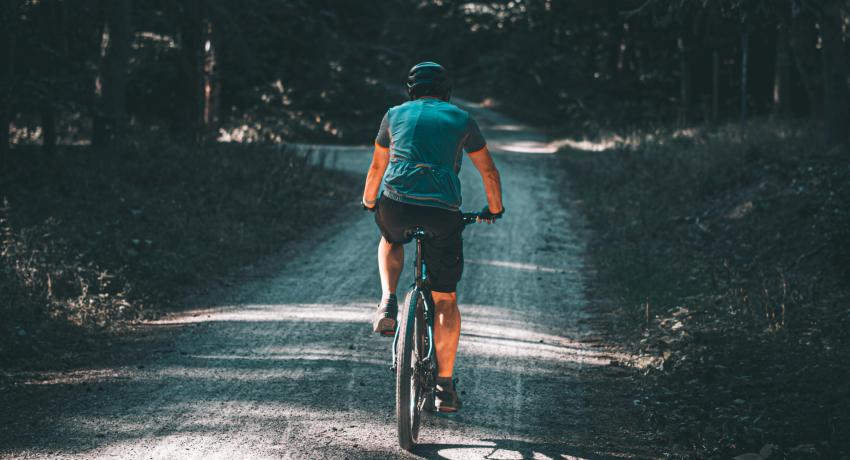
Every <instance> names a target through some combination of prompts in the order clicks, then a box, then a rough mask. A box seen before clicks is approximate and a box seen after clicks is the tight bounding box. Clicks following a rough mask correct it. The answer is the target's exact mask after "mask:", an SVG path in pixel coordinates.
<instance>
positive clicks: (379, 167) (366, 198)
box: [363, 143, 390, 208]
mask: <svg viewBox="0 0 850 460" xmlns="http://www.w3.org/2000/svg"><path fill="white" fill-rule="evenodd" d="M389 162H390V149H388V148H387V147H383V146H381V145H378V144H377V143H376V144H375V151H374V152H372V164H371V165H369V173H368V174H366V186H365V187H364V188H363V205H365V206H366V207H367V208H373V207H375V202H376V201H377V199H378V190H380V188H381V179H383V177H384V171H386V170H387V165H388V164H389Z"/></svg>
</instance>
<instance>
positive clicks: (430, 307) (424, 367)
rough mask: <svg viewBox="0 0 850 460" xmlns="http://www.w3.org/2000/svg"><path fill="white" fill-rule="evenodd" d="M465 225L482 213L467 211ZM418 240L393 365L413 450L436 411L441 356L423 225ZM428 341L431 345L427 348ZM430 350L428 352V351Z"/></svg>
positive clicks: (404, 444)
mask: <svg viewBox="0 0 850 460" xmlns="http://www.w3.org/2000/svg"><path fill="white" fill-rule="evenodd" d="M462 217H463V224H464V227H465V226H467V225H470V224H473V223H476V222H478V221H479V217H480V214H479V213H464V214H463V215H462ZM412 236H413V238H414V239H415V240H416V257H415V258H414V262H415V269H414V283H413V287H412V289H411V290H410V292H408V293H407V296H406V297H405V299H404V304H402V307H403V308H402V309H401V311H400V312H399V313H400V320H399V322H398V325H397V327H396V332H395V337H394V338H393V348H392V352H393V361H392V363H393V364H392V367H391V369H392V370H393V371H394V372H395V373H396V404H395V405H396V420H397V421H398V443H399V446H401V448H402V449H404V450H407V451H410V450H411V449H413V446H414V445H416V443H417V442H418V439H419V426H420V417H421V414H422V411H423V410H426V411H429V412H433V410H434V396H435V391H436V376H437V356H436V354H435V353H434V300H433V298H432V296H431V289H430V287H429V286H428V270H427V267H426V265H425V260H424V259H423V254H422V241H423V240H424V239H426V238H427V235H426V232H425V230H424V229H423V228H422V227H416V228H414V229H413V230H412ZM426 345H427V348H426ZM426 351H427V352H426Z"/></svg>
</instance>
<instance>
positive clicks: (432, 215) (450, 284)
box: [375, 195, 463, 292]
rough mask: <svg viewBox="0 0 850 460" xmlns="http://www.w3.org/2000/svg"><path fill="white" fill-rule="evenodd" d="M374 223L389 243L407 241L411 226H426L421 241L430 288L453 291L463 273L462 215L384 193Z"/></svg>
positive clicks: (409, 236) (411, 237) (410, 238)
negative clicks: (394, 197) (403, 200)
mask: <svg viewBox="0 0 850 460" xmlns="http://www.w3.org/2000/svg"><path fill="white" fill-rule="evenodd" d="M375 223H376V224H378V228H379V229H380V230H381V235H382V236H383V237H384V238H385V239H386V240H387V241H389V242H390V243H408V242H410V241H411V240H412V239H413V236H412V235H411V233H412V232H411V230H412V229H413V228H416V227H422V228H424V229H425V233H426V234H427V235H428V237H427V238H426V239H425V240H424V242H423V244H422V252H423V254H424V257H425V267H426V270H427V272H428V279H429V280H430V283H431V290H433V291H437V292H455V290H456V289H457V283H458V281H460V277H461V275H462V274H463V239H462V238H461V232H462V231H463V218H462V217H461V213H460V212H458V211H449V210H447V209H440V208H435V207H433V206H417V205H414V204H407V203H401V202H399V201H395V200H392V199H390V198H387V197H385V196H383V195H382V196H381V198H380V199H379V200H378V206H377V210H376V211H375Z"/></svg>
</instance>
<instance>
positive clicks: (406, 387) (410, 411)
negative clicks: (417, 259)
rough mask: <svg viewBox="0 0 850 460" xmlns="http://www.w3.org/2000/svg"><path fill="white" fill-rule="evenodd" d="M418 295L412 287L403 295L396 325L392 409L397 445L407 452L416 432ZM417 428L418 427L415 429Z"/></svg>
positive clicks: (411, 446)
mask: <svg viewBox="0 0 850 460" xmlns="http://www.w3.org/2000/svg"><path fill="white" fill-rule="evenodd" d="M420 298H421V296H420V295H419V292H418V291H417V290H415V289H414V290H411V291H410V292H408V294H407V296H406V297H405V298H404V311H403V312H402V315H401V318H400V319H401V324H399V328H398V334H399V336H398V344H397V347H398V349H397V353H396V356H397V360H398V362H397V363H396V386H395V409H396V421H397V424H398V445H399V446H400V447H401V448H402V449H404V450H407V451H410V450H412V449H413V446H414V445H415V444H416V438H417V436H418V433H414V430H413V428H414V423H413V422H414V418H415V415H416V412H417V411H416V406H417V404H416V402H414V403H413V404H411V402H412V401H416V399H418V398H415V397H414V394H415V393H416V387H417V386H418V382H417V381H416V375H415V373H414V364H415V361H414V359H413V358H414V328H415V325H416V321H415V315H416V310H417V304H418V303H419V301H420ZM417 431H418V430H417Z"/></svg>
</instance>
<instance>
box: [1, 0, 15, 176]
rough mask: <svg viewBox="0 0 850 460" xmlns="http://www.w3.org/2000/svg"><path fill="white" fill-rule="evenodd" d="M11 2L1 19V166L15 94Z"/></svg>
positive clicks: (3, 161) (7, 147)
mask: <svg viewBox="0 0 850 460" xmlns="http://www.w3.org/2000/svg"><path fill="white" fill-rule="evenodd" d="M9 3H10V2H7V1H4V2H3V5H2V10H0V21H2V24H3V43H2V53H3V61H2V62H3V68H4V72H3V92H2V93H0V125H2V127H0V157H2V158H0V167H2V166H5V160H6V152H7V151H8V150H9V143H10V141H11V139H10V137H9V126H10V125H11V123H12V114H13V112H12V110H13V106H14V94H15V44H16V43H15V42H16V37H15V27H13V24H14V21H15V20H16V18H15V16H14V14H15V11H14V10H13V9H12V8H11V7H10V5H9Z"/></svg>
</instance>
